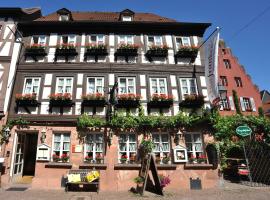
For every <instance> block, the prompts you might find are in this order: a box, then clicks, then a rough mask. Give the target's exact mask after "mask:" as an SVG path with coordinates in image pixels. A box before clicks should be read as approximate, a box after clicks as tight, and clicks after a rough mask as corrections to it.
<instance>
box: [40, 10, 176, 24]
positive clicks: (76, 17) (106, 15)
mask: <svg viewBox="0 0 270 200" xmlns="http://www.w3.org/2000/svg"><path fill="white" fill-rule="evenodd" d="M71 16H72V19H73V21H109V22H110V21H113V22H115V21H119V16H120V12H71ZM58 18H59V16H58V14H57V13H56V12H55V13H52V14H49V15H47V16H44V17H41V18H38V19H37V20H36V21H58ZM133 21H135V22H176V20H173V19H169V18H166V17H162V16H159V15H156V14H152V13H135V14H134V19H133Z"/></svg>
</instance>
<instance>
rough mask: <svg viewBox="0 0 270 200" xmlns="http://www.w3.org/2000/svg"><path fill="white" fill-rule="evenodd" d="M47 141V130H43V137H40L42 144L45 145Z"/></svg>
mask: <svg viewBox="0 0 270 200" xmlns="http://www.w3.org/2000/svg"><path fill="white" fill-rule="evenodd" d="M45 139H46V129H45V128H43V129H42V130H41V137H40V141H41V143H45Z"/></svg>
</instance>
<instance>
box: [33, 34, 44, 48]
mask: <svg viewBox="0 0 270 200" xmlns="http://www.w3.org/2000/svg"><path fill="white" fill-rule="evenodd" d="M31 44H32V46H36V45H38V46H45V44H46V36H45V35H34V36H33V37H32V41H31Z"/></svg>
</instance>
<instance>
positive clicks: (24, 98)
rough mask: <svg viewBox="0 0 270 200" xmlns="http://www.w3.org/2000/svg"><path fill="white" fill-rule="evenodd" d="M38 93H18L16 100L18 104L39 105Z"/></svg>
mask: <svg viewBox="0 0 270 200" xmlns="http://www.w3.org/2000/svg"><path fill="white" fill-rule="evenodd" d="M36 99H37V94H36V93H32V94H16V96H15V101H16V104H17V106H37V105H38V102H37V100H36Z"/></svg>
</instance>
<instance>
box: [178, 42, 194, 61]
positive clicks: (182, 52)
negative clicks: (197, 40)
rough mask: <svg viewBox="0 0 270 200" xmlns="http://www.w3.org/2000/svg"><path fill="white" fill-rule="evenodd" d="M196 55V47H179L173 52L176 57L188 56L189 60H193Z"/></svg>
mask: <svg viewBox="0 0 270 200" xmlns="http://www.w3.org/2000/svg"><path fill="white" fill-rule="evenodd" d="M197 55H198V47H195V46H191V47H185V46H184V47H180V48H179V49H178V51H177V53H176V54H175V57H176V58H190V59H191V62H194V61H195V59H196V58H197Z"/></svg>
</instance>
